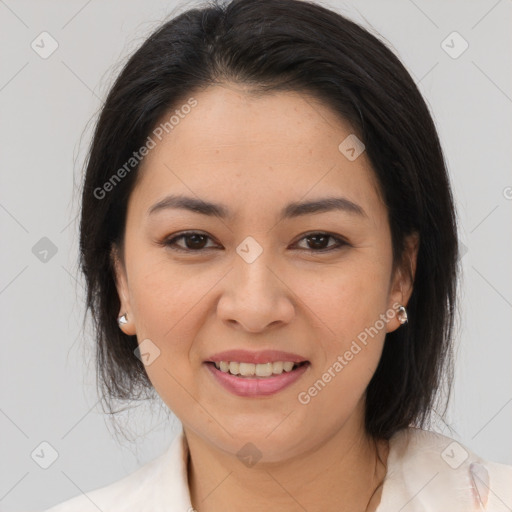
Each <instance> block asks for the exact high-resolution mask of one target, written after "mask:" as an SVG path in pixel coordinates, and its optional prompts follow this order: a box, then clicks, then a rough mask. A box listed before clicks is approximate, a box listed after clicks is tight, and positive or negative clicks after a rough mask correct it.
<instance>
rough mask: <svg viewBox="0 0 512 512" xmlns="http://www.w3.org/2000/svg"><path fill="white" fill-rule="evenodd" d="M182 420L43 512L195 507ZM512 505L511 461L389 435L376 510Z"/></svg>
mask: <svg viewBox="0 0 512 512" xmlns="http://www.w3.org/2000/svg"><path fill="white" fill-rule="evenodd" d="M187 459H188V445H187V440H186V437H185V435H184V432H183V427H181V429H180V431H179V433H178V435H177V436H176V438H175V439H174V440H173V441H172V442H171V444H170V445H169V447H168V448H167V449H166V451H165V452H164V453H163V454H162V455H160V456H159V457H157V458H156V459H154V460H152V461H150V462H148V463H147V464H145V465H143V466H142V467H141V468H139V469H138V470H136V471H134V472H133V473H131V474H129V475H128V476H126V477H124V478H122V479H121V480H118V481H116V482H114V483H112V484H110V485H106V486H104V487H101V488H98V489H95V490H93V491H90V492H88V493H87V494H81V495H79V496H75V497H74V498H71V499H69V500H66V501H64V502H62V503H60V504H58V505H56V506H54V507H52V508H50V509H47V510H45V511H44V512H98V511H101V512H193V511H194V509H193V508H192V505H191V502H190V493H189V488H188V478H187ZM398 511H400V512H420V511H421V512H459V511H460V512H472V511H479V512H481V511H489V512H502V511H503V512H505V511H508V512H511V511H512V466H508V465H504V464H498V463H495V462H490V461H485V460H482V459H481V458H480V457H478V456H476V455H475V454H473V453H472V452H471V451H470V450H468V449H467V448H466V447H464V446H463V445H461V444H459V443H458V442H456V441H454V440H453V439H450V438H449V437H446V436H443V435H441V434H437V433H434V432H430V431H426V430H420V429H417V428H407V429H404V430H401V431H399V432H397V433H396V434H395V435H394V436H393V437H392V438H391V439H390V441H389V453H388V459H387V474H386V478H385V480H384V484H383V488H382V495H381V501H380V504H379V506H378V508H377V512H398Z"/></svg>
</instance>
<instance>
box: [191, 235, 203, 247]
mask: <svg viewBox="0 0 512 512" xmlns="http://www.w3.org/2000/svg"><path fill="white" fill-rule="evenodd" d="M191 240H192V243H191V244H190V243H189V242H190V241H191ZM204 241H205V236H204V235H198V234H194V235H188V237H187V247H188V248H189V249H201V248H202V247H203V246H204Z"/></svg>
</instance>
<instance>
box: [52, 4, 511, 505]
mask: <svg viewBox="0 0 512 512" xmlns="http://www.w3.org/2000/svg"><path fill="white" fill-rule="evenodd" d="M80 244H81V257H82V269H83V272H84V274H85V277H86V280H87V286H88V299H87V300H88V306H89V308H90V309H91V311H92V313H93V316H94V319H95V321H96V329H97V342H98V345H97V347H98V352H97V356H98V357H97V362H98V370H99V376H100V377H101V379H102V380H101V382H102V386H103V390H104V394H105V397H106V399H107V400H109V399H113V398H117V399H119V398H121V399H132V398H134V397H137V396H140V393H141V392H143V391H147V390H150V389H154V390H156V392H157V393H158V394H159V395H160V397H161V398H162V400H163V401H164V402H165V404H166V405H167V406H168V408H169V409H170V410H171V411H173V412H174V413H175V414H176V416H177V417H178V418H179V419H180V421H181V423H182V427H183V428H182V430H181V431H180V433H179V435H178V437H177V438H176V439H175V440H174V441H173V442H172V444H171V445H170V446H169V448H168V449H167V450H166V452H165V453H163V454H162V455H161V456H160V457H159V458H158V459H155V460H154V461H152V462H150V463H148V464H146V465H145V466H143V467H142V468H140V469H139V470H138V471H137V472H135V473H133V474H131V475H128V476H127V477H125V478H124V479H122V480H120V481H118V482H115V483H113V484H110V485H107V486H105V487H103V488H101V489H96V490H94V491H92V492H90V493H88V494H87V495H80V496H77V497H75V498H73V499H71V500H68V501H66V502H64V503H62V504H60V505H58V506H55V507H53V508H51V509H49V510H50V511H51V512H60V511H77V512H78V511H80V512H87V511H89V510H91V511H93V510H94V511H96V510H98V509H99V510H102V511H103V512H114V511H121V510H130V511H142V510H147V511H150V510H151V511H152V512H155V511H162V512H163V511H170V510H172V511H183V512H185V511H187V510H189V511H190V510H197V511H199V512H211V511H220V510H223V511H231V510H239V509H242V508H243V509H244V510H246V511H267V510H269V509H271V508H275V509H277V510H284V511H295V510H297V511H299V510H307V511H308V512H313V511H331V510H340V509H341V510H350V511H373V512H374V511H378V512H391V511H393V512H396V511H398V510H401V511H436V512H438V511H441V510H442V511H445V510H450V511H458V510H460V511H464V512H468V511H471V510H492V511H498V510H510V507H511V506H512V494H511V491H510V490H509V489H510V485H509V484H510V479H511V477H512V468H511V467H508V466H504V465H501V464H497V463H493V462H490V461H486V460H482V459H481V458H479V457H478V456H477V455H475V454H473V453H471V452H470V450H468V449H467V448H465V447H464V446H461V445H460V444H458V443H457V442H455V441H453V440H452V439H450V438H447V437H444V436H441V435H439V434H436V433H433V432H430V431H428V430H423V429H422V428H421V427H424V426H425V425H426V424H427V420H428V418H429V415H430V413H431V411H432V410H433V408H434V405H435V404H436V400H437V401H439V400H441V399H442V393H441V392H439V391H441V390H442V389H443V386H444V387H445V388H446V389H448V390H449V382H450V365H451V350H452V349H451V347H452V345H451V344H452V325H453V315H454V312H455V297H456V283H457V275H458V274H457V272H458V248H457V232H456V218H455V212H454V206H453V200H452V195H451V190H450V184H449V180H448V176H447V170H446V167H445V163H444V159H443V154H442V150H441V147H440V144H439V140H438V136H437V133H436V130H435V127H434V124H433V121H432V118H431V116H430V114H429V112H428V109H427V107H426V105H425V102H424V100H423V99H422V97H421V95H420V93H419V91H418V89H417V87H416V86H415V84H414V82H413V80H412V79H411V77H410V76H409V74H408V73H407V71H406V70H405V68H404V67H403V65H402V64H401V63H400V62H399V61H398V59H397V58H396V57H395V56H394V55H393V54H392V53H391V52H390V50H388V49H387V48H386V47H385V46H384V45H383V44H382V43H381V42H380V41H379V40H378V39H376V38H375V37H374V36H372V35H371V34H369V33H368V32H367V31H366V30H364V29H362V28H361V27H359V26H358V25H356V24H354V23H353V22H351V21H349V20H347V19H345V18H343V17H342V16H340V15H338V14H336V13H334V12H331V11H329V10H327V9H325V8H323V7H321V6H319V5H316V4H313V3H308V2H302V1H297V0H259V1H257V2H255V1H252V0H234V1H232V2H230V3H228V4H226V5H216V4H211V5H209V6H207V7H204V8H202V9H193V10H190V11H188V12H185V13H184V14H182V15H180V16H178V17H177V18H175V19H174V20H171V21H170V22H168V23H166V24H165V25H163V26H162V27H161V28H159V29H158V30H157V31H156V32H155V33H154V34H152V35H151V36H150V37H149V38H148V39H147V40H146V42H145V43H144V44H143V45H142V47H141V48H140V49H139V50H138V51H137V52H136V53H135V54H134V55H133V56H132V57H131V59H130V60H129V62H128V63H127V64H126V66H125V68H124V69H123V71H122V72H121V74H120V76H119V78H118V79H117V81H116V83H115V85H114V86H113V88H112V90H111V91H110V93H109V95H108V98H107V100H106V102H105V104H104V106H103V109H102V113H101V116H100V118H99V121H98V124H97V127H96V131H95V135H94V139H93V143H92V146H91V150H90V155H89V159H88V166H87V172H86V176H85V182H84V189H83V197H82V217H81V238H80Z"/></svg>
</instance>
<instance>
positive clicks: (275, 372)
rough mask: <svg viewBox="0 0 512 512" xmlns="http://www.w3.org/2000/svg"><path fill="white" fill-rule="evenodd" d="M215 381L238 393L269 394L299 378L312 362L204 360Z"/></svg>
mask: <svg viewBox="0 0 512 512" xmlns="http://www.w3.org/2000/svg"><path fill="white" fill-rule="evenodd" d="M204 364H205V365H206V367H207V369H208V370H209V372H210V374H211V375H212V376H213V378H214V379H215V381H216V382H217V383H218V384H220V385H221V386H222V387H223V388H224V389H226V390H228V391H230V392H231V393H233V394H235V395H237V396H244V397H258V396H268V395H272V394H274V393H277V392H278V391H281V390H283V389H285V388H287V387H288V386H290V385H292V384H293V383H294V382H296V381H297V380H298V379H300V377H301V376H302V375H303V374H304V373H305V372H306V371H307V370H308V368H309V366H310V363H309V362H308V361H302V362H300V363H293V362H291V361H276V362H273V363H270V362H269V363H259V364H254V363H238V362H235V361H229V362H228V361H220V362H215V363H214V362H211V361H208V362H206V363H204Z"/></svg>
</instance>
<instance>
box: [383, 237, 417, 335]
mask: <svg viewBox="0 0 512 512" xmlns="http://www.w3.org/2000/svg"><path fill="white" fill-rule="evenodd" d="M419 243H420V238H419V235H418V233H416V232H415V233H413V234H411V235H408V236H407V237H406V239H405V250H404V254H403V258H402V261H401V262H400V264H399V265H398V266H397V268H396V269H395V272H394V276H393V280H392V282H391V286H390V293H389V301H388V310H393V311H394V312H395V315H394V316H393V318H392V319H391V320H389V322H388V324H387V332H393V331H395V330H396V329H398V327H400V326H401V325H402V324H401V323H400V322H399V320H398V318H397V316H396V312H397V310H398V307H399V306H405V307H406V306H407V304H408V302H409V299H410V298H411V295H412V291H413V287H414V276H415V275H416V264H417V258H418V248H419Z"/></svg>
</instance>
